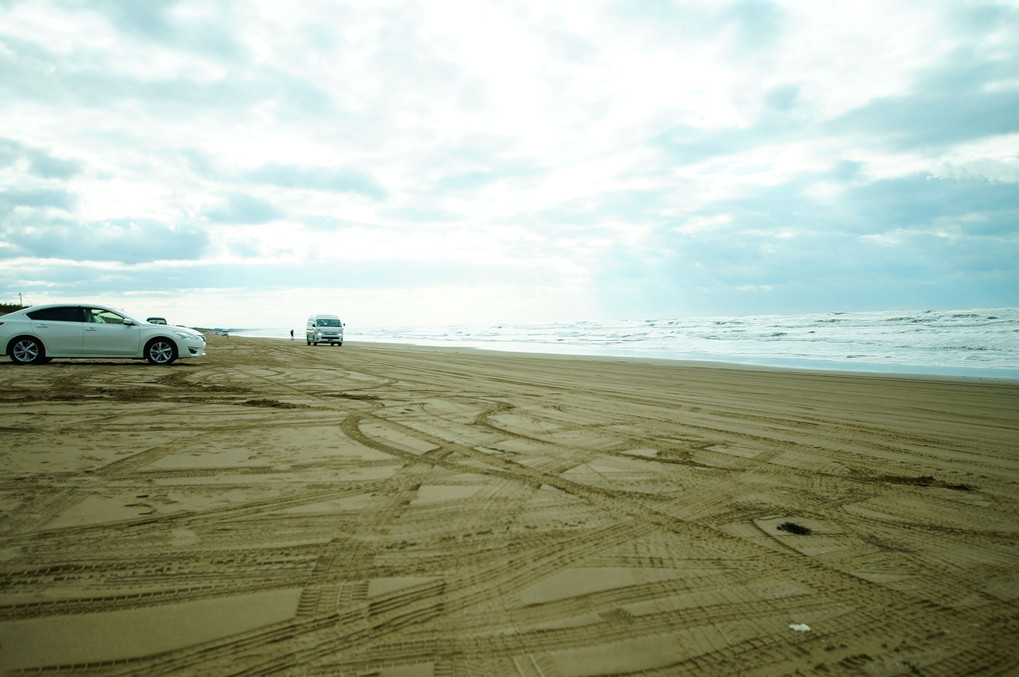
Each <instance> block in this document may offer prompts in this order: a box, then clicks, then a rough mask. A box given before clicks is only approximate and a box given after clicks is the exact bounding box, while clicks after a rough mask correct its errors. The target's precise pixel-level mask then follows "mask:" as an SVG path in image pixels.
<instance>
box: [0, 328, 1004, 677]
mask: <svg viewBox="0 0 1019 677" xmlns="http://www.w3.org/2000/svg"><path fill="white" fill-rule="evenodd" d="M1017 452H1019V385H1017V384H1015V383H1012V382H1006V381H993V380H992V381H979V380H976V379H969V380H967V379H926V378H920V377H893V376H866V375H859V374H856V375H848V374H822V373H810V372H795V371H784V372H783V371H774V370H766V369H745V368H724V367H719V366H691V365H687V364H681V363H667V362H655V361H638V360H621V359H592V358H570V357H562V356H557V357H550V356H529V355H519V354H496V353H485V352H480V351H468V350H458V349H424V348H414V347H409V346H386V345H381V344H364V343H356V342H348V343H346V344H345V345H344V346H343V347H342V348H330V347H325V346H319V347H308V346H306V345H305V344H304V343H303V342H290V341H277V340H270V339H245V338H236V337H219V336H212V337H210V344H209V351H208V355H207V356H206V357H204V358H201V359H197V360H189V361H181V362H179V363H176V364H174V365H172V366H170V367H167V368H160V367H151V366H148V365H145V364H141V363H133V362H114V361H91V360H90V361H80V362H74V361H66V360H64V361H60V360H58V361H55V362H53V363H51V364H49V365H45V366H39V367H15V366H13V365H11V364H10V363H9V362H5V363H3V364H0V463H2V464H3V465H2V467H3V469H4V470H3V473H2V475H0V670H3V671H4V672H6V673H18V672H22V671H32V672H38V671H43V672H48V671H61V672H69V673H75V672H79V673H100V674H179V673H198V674H233V673H245V674H260V673H261V674H341V675H363V674H377V675H388V676H398V675H399V676H406V675H413V676H418V675H479V674H491V675H504V674H505V675H524V676H527V675H545V676H553V675H563V676H566V675H599V674H606V675H607V674H634V675H636V674H640V675H674V674H741V675H779V674H789V673H794V672H799V673H801V674H832V673H835V674H839V673H842V674H859V673H863V674H878V675H883V674H908V673H911V672H912V673H919V674H953V675H954V674H968V673H978V672H979V673H992V674H994V673H1005V672H1010V671H1014V670H1016V669H1017V666H1019V647H1017V646H1016V643H1015V642H1014V637H1016V636H1019V611H1017V609H1019V547H1017V545H1016V543H1017V531H1019V491H1017V488H1019V454H1017Z"/></svg>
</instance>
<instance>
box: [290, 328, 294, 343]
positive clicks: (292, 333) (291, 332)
mask: <svg viewBox="0 0 1019 677" xmlns="http://www.w3.org/2000/svg"><path fill="white" fill-rule="evenodd" d="M290 340H291V341H293V340H294V330H293V329H291V330H290Z"/></svg>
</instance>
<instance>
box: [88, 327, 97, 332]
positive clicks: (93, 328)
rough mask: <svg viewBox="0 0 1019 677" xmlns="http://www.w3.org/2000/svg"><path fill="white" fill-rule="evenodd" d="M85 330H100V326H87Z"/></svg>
mask: <svg viewBox="0 0 1019 677" xmlns="http://www.w3.org/2000/svg"><path fill="white" fill-rule="evenodd" d="M85 331H99V328H98V327H85Z"/></svg>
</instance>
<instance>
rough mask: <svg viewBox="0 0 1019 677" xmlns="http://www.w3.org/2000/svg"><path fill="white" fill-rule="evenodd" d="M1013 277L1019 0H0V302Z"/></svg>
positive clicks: (266, 314)
mask: <svg viewBox="0 0 1019 677" xmlns="http://www.w3.org/2000/svg"><path fill="white" fill-rule="evenodd" d="M19 293H23V294H24V298H25V300H26V301H31V302H33V303H43V302H49V301H60V300H68V299H80V300H93V301H105V302H107V303H110V304H112V305H115V306H119V307H121V308H124V309H126V310H128V311H133V312H135V313H136V314H140V315H143V316H144V315H148V314H167V315H170V316H171V320H173V321H177V322H181V323H185V324H193V325H202V326H282V327H288V326H297V327H300V326H302V323H303V320H304V318H305V317H307V315H308V314H309V313H311V312H335V313H338V314H340V315H341V316H343V317H344V319H345V320H347V322H348V325H355V326H375V325H408V324H420V323H437V324H445V323H460V322H463V323H472V322H483V323H488V322H498V321H506V322H529V321H535V322H537V321H550V320H573V319H625V318H660V317H670V316H689V315H710V316H718V315H739V314H766V313H794V312H804V311H831V310H870V309H897V310H898V309H902V310H906V309H928V308H976V307H985V308H986V307H1000V306H1016V305H1019V2H1016V1H994V0H967V1H963V0H916V1H905V0H874V1H870V0H847V1H845V2H834V1H833V2H817V1H814V0H778V1H775V2H767V1H764V0H760V1H758V0H746V1H739V2H723V1H718V0H674V1H670V0H631V1H626V2H624V1H619V2H613V1H599V0H576V1H572V2H570V1H563V0H556V1H554V2H546V1H540V2H539V1H537V0H535V1H533V2H523V1H512V0H501V1H491V2H489V1H485V0H466V1H464V2H445V1H441V2H439V1H435V2H433V1H430V0H428V1H426V0H422V1H420V2H411V1H402V0H390V1H381V0H365V1H363V2H358V1H351V2H342V1H339V0H336V1H328V2H327V1H324V0H323V1H315V0H301V1H300V2H293V3H283V2H279V1H278V0H265V1H264V2H262V1H248V0H235V1H227V0H223V1H218V0H201V1H182V2H172V1H165V2H163V1H160V2H155V1H153V0H130V1H127V0H124V1H121V0H27V1H20V0H0V301H10V300H17V298H18V294H19Z"/></svg>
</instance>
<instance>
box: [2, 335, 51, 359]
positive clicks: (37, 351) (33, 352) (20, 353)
mask: <svg viewBox="0 0 1019 677" xmlns="http://www.w3.org/2000/svg"><path fill="white" fill-rule="evenodd" d="M7 354H8V355H10V356H11V361H12V362H14V364H42V363H43V361H44V360H45V359H46V351H45V350H44V349H43V347H42V344H41V343H39V341H37V340H36V339H34V338H32V337H31V336H22V337H20V338H16V339H14V340H13V341H11V344H10V346H8V347H7Z"/></svg>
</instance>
